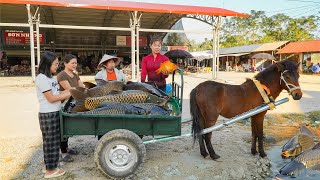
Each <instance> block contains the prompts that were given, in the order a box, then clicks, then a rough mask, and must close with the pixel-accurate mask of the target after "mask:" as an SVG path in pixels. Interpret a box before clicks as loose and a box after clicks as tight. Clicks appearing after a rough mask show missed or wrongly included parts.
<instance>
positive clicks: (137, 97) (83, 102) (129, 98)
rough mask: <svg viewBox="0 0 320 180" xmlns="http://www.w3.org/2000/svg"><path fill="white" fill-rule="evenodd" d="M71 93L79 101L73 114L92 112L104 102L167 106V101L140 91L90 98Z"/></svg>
mask: <svg viewBox="0 0 320 180" xmlns="http://www.w3.org/2000/svg"><path fill="white" fill-rule="evenodd" d="M70 93H71V95H72V97H73V98H74V99H75V100H76V101H77V105H76V107H74V109H73V112H81V111H86V110H92V109H95V108H96V107H98V106H99V105H100V104H101V103H103V102H119V103H155V104H158V105H160V106H162V105H165V104H166V102H167V100H166V99H164V98H160V97H158V96H155V95H153V94H149V93H147V92H144V91H139V90H128V91H118V92H115V91H114V92H112V93H111V94H109V95H106V96H100V97H95V96H90V95H88V94H86V93H83V92H81V91H79V90H77V89H71V90H70Z"/></svg>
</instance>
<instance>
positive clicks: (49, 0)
mask: <svg viewBox="0 0 320 180" xmlns="http://www.w3.org/2000/svg"><path fill="white" fill-rule="evenodd" d="M1 3H8V4H34V5H44V6H60V7H77V8H91V9H106V10H121V11H141V12H156V13H170V14H201V15H211V16H237V17H248V16H249V15H248V14H242V13H238V12H235V11H231V10H227V9H223V8H215V7H203V6H187V5H173V4H156V3H143V2H130V1H118V0H76V1H75V0H15V1H13V0H1Z"/></svg>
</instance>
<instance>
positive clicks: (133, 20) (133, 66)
mask: <svg viewBox="0 0 320 180" xmlns="http://www.w3.org/2000/svg"><path fill="white" fill-rule="evenodd" d="M137 13H138V12H137V11H134V12H130V27H131V80H135V79H136V63H135V60H136V57H135V55H136V48H135V44H136V43H135V35H136V16H137Z"/></svg>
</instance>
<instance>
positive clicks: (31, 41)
mask: <svg viewBox="0 0 320 180" xmlns="http://www.w3.org/2000/svg"><path fill="white" fill-rule="evenodd" d="M26 8H27V12H28V22H29V26H30V35H29V37H30V51H31V76H32V82H33V83H34V82H35V80H36V69H35V57H34V34H33V19H32V15H31V10H30V4H26Z"/></svg>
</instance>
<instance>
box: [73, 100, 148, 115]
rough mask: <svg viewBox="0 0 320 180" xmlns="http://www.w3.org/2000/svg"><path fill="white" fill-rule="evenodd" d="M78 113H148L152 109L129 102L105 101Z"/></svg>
mask: <svg viewBox="0 0 320 180" xmlns="http://www.w3.org/2000/svg"><path fill="white" fill-rule="evenodd" d="M78 114H138V115H147V114H150V111H148V110H146V109H143V108H140V107H136V106H133V105H131V104H128V103H115V102H105V103H103V104H101V105H100V106H99V107H98V108H96V109H93V110H90V111H85V112H79V113H78Z"/></svg>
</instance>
